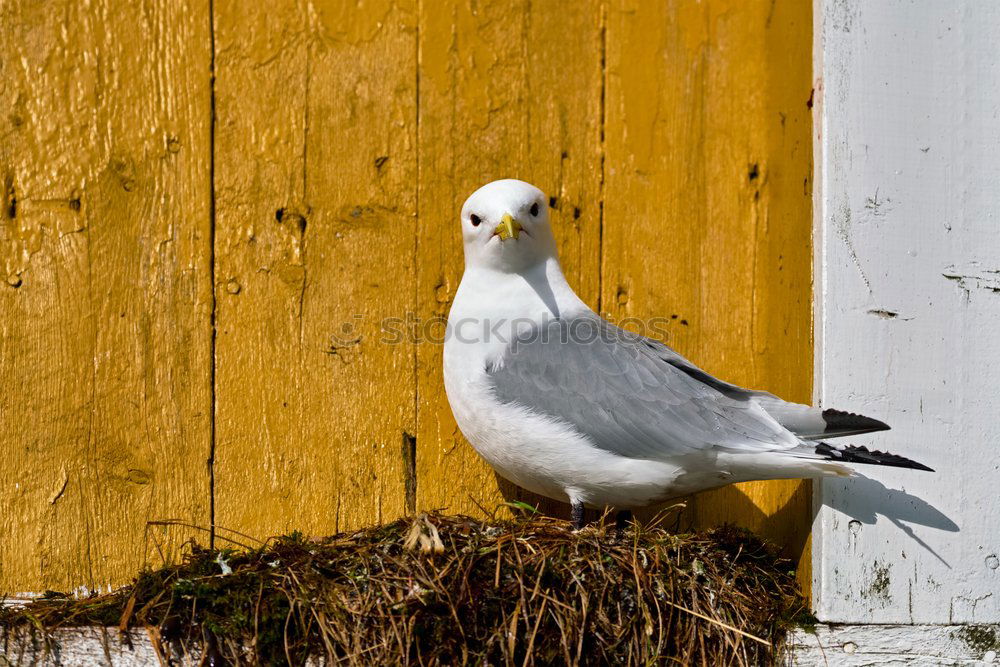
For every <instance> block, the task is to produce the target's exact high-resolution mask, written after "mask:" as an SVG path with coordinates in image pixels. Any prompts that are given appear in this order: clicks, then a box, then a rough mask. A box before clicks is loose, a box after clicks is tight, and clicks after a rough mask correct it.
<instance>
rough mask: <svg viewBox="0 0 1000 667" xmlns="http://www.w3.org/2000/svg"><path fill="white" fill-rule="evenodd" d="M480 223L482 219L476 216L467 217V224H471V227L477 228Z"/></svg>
mask: <svg viewBox="0 0 1000 667" xmlns="http://www.w3.org/2000/svg"><path fill="white" fill-rule="evenodd" d="M482 221H483V219H482V218H480V217H479V216H478V215H475V214H473V215H470V216H469V222H471V223H472V226H473V227H478V226H479V223H480V222H482Z"/></svg>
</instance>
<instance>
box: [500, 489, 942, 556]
mask: <svg viewBox="0 0 1000 667" xmlns="http://www.w3.org/2000/svg"><path fill="white" fill-rule="evenodd" d="M496 480H497V485H498V486H499V487H500V490H501V492H502V493H503V497H504V499H505V500H506V501H508V502H514V501H517V502H523V503H527V504H529V505H532V506H534V507H537V508H538V511H539V512H541V513H542V514H545V515H546V516H553V517H557V518H560V519H565V520H567V521H568V520H569V505H568V504H566V503H561V502H558V501H556V500H551V499H549V498H545V497H543V496H539V495H536V494H534V493H531V492H529V491H525V490H524V489H522V488H520V487H518V486H515V485H514V484H512V483H510V482H508V481H507V480H505V479H503V478H502V477H500V476H499V475H496ZM826 483H830V484H839V485H841V486H842V491H843V492H841V493H836V494H831V495H832V496H833V498H834V499H845V498H848V497H851V498H853V502H852V503H851V504H850V505H847V504H846V503H844V502H836V501H835V502H833V503H831V504H830V505H829V506H830V507H832V508H833V509H835V510H837V511H838V512H842V513H844V514H846V515H848V516H850V517H851V519H852V520H854V521H859V522H861V523H863V524H868V525H874V524H875V523H877V521H878V517H879V516H882V517H884V518H885V519H886V520H888V521H890V522H891V523H892V524H894V525H895V526H896V527H897V528H899V529H900V530H901V531H903V532H904V533H905V534H906V535H907V536H909V537H910V539H912V540H913V541H914V542H916V543H917V544H919V545H920V546H921V547H923V548H924V549H926V550H927V551H929V552H930V553H931V554H933V555H934V556H935V557H936V558H937V559H938V560H940V561H941V562H942V563H944V564H945V565H946V566H948V567H950V565H948V563H947V561H945V560H944V559H943V558H941V556H940V555H939V554H938V553H937V552H935V551H934V550H933V549H932V548H931V547H930V546H929V545H928V544H927V543H926V542H924V541H923V540H922V539H920V537H918V536H917V535H916V534H915V533H914V532H913V529H912V528H911V525H919V526H927V527H929V528H936V529H938V530H944V531H948V532H958V530H959V527H958V525H957V524H956V523H955V522H954V521H952V520H951V519H949V518H948V517H947V516H946V515H945V514H944V513H943V512H941V511H940V510H939V509H937V508H936V507H934V506H933V505H931V504H930V503H928V502H927V501H926V500H923V499H922V498H919V497H917V496H915V495H913V494H911V493H907V492H906V491H903V490H901V489H890V488H887V487H886V486H885V485H884V484H882V483H881V482H879V481H877V480H874V479H871V478H870V477H865V476H864V475H859V476H858V477H855V478H853V479H844V480H840V479H830V480H827V482H826ZM846 491H850V493H847V492H846ZM709 493H712V494H713V502H712V506H713V507H715V508H719V507H724V508H725V511H724V512H723V511H718V510H717V511H716V512H714V513H713V514H712V515H706V514H704V513H702V512H699V511H698V499H699V496H700V495H701V494H696V495H694V496H691V497H689V498H686V499H685V498H681V499H678V500H676V501H672V502H671V503H667V504H666V505H664V506H660V507H655V508H650V509H645V510H642V511H640V512H637V513H636V518H637V519H639V520H640V521H643V522H648V521H651V520H652V519H653V518H654V517H656V516H657V515H659V514H661V513H662V512H663V508H664V507H669V506H670V505H671V504H676V503H684V504H685V507H684V508H683V509H681V510H680V511H679V512H677V513H676V514H675V515H673V516H671V515H669V514H668V515H667V516H666V518H665V521H666V523H665V526H666V527H667V528H668V529H670V530H674V531H689V530H695V529H699V528H707V527H709V526H712V525H718V524H722V523H727V522H732V521H733V517H740V518H741V520H740V522H739V523H740V525H742V526H745V527H746V528H748V529H750V530H752V531H753V532H755V533H756V534H758V535H760V536H761V537H763V538H765V539H766V540H768V541H770V542H771V543H773V544H775V545H776V546H779V547H780V549H781V554H782V556H784V557H786V558H789V559H791V560H793V561H795V560H797V559H798V558H799V557H800V556H801V554H802V552H803V550H804V549H805V547H806V542H807V540H808V539H809V536H808V535H805V534H802V532H801V531H798V530H796V529H795V528H796V526H797V522H796V517H797V515H798V514H799V513H800V512H801V511H802V509H801V508H802V507H804V506H805V507H809V506H811V505H812V503H811V502H810V497H811V496H812V483H811V481H810V480H801V481H800V483H799V485H798V487H797V488H796V489H795V492H794V493H792V494H791V495H790V496H789V497H788V499H787V500H786V501H785V503H784V504H783V505H782V506H781V507H780V508H778V509H777V510H776V511H775V512H773V513H771V514H770V515H768V514H766V513H764V512H763V511H762V510H761V509H760V508H759V507H758V506H757V504H756V503H755V502H754V501H753V500H751V498H750V497H749V496H748V495H747V494H746V493H744V492H743V491H742V490H741V489H740V488H739V487H738V486H733V485H730V486H726V487H722V488H721V489H715V490H714V491H711V492H709ZM862 508H863V509H866V510H868V511H867V512H864V513H862V512H861V511H860V510H861V509H862ZM600 515H601V513H600V512H598V511H596V510H587V520H588V521H596V520H597V519H599V518H600ZM815 516H816V511H815V508H813V511H812V517H811V518H815Z"/></svg>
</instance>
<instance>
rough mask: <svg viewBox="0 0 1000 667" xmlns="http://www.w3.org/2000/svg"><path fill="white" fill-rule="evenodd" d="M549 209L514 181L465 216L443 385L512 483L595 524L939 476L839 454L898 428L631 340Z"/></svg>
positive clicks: (859, 452)
mask: <svg viewBox="0 0 1000 667" xmlns="http://www.w3.org/2000/svg"><path fill="white" fill-rule="evenodd" d="M547 201H548V200H547V199H546V197H545V195H544V193H543V192H542V191H541V190H539V189H538V188H536V187H535V186H533V185H531V184H529V183H525V182H523V181H519V180H513V179H505V180H499V181H494V182H492V183H488V184H486V185H484V186H483V187H481V188H479V189H478V190H477V191H476V192H474V193H473V194H472V195H471V196H470V197H469V198H468V200H466V202H465V205H464V206H463V207H462V214H461V225H462V239H463V244H464V249H465V272H464V274H463V276H462V281H461V284H460V285H459V287H458V291H457V292H456V294H455V299H454V302H453V304H452V307H451V310H450V312H449V314H448V326H447V331H446V340H445V345H444V384H445V390H446V392H447V395H448V402H449V404H450V405H451V409H452V412H453V413H454V416H455V420H456V422H457V424H458V426H459V428H460V429H461V431H462V433H463V434H464V435H465V437H466V439H468V441H469V442H470V443H471V444H472V446H473V447H474V448H475V450H476V451H477V452H478V453H479V455H480V456H482V458H483V459H485V460H486V462H487V463H488V464H489V465H490V466H492V467H493V469H494V470H495V471H496V472H497V473H498V474H499V475H500V476H501V477H503V478H505V479H507V480H509V481H510V482H513V483H514V484H516V485H518V486H520V487H522V488H524V489H527V490H529V491H532V492H534V493H537V494H540V495H542V496H546V497H548V498H553V499H555V500H560V501H563V502H568V503H569V504H570V506H571V516H572V522H573V527H574V528H575V529H577V530H579V529H581V528H582V527H583V525H584V508H585V507H592V508H612V509H615V510H617V511H618V515H617V519H618V525H619V526H623V524H624V520H625V519H626V518H627V517H628V516H629V513H630V512H631V511H632V510H633V509H636V508H641V507H647V506H650V505H656V504H660V503H663V502H664V501H667V500H670V499H672V498H677V497H679V496H685V495H688V494H691V493H695V492H698V491H704V490H706V489H712V488H716V487H720V486H723V485H726V484H730V483H735V482H746V481H751V480H766V479H795V478H803V477H824V476H841V477H851V476H855V474H856V473H855V472H854V470H853V469H852V467H851V466H850V465H849V464H855V463H868V464H877V465H884V466H896V467H900V468H913V469H916V470H926V471H931V472H933V471H932V470H931V469H930V468H928V467H927V466H924V465H922V464H920V463H917V462H915V461H911V460H910V459H907V458H903V457H902V456H897V455H895V454H889V453H886V452H881V451H870V450H868V449H867V448H865V447H856V446H851V445H835V444H830V443H828V442H826V440H827V439H830V438H837V437H842V436H850V435H858V434H862V433H871V432H875V431H883V430H887V429H888V428H889V426H888V425H886V424H885V423H883V422H881V421H879V420H877V419H872V418H870V417H864V416H861V415H857V414H853V413H850V412H842V411H839V410H831V409H822V408H818V407H811V406H808V405H802V404H798V403H789V402H786V401H783V400H782V399H780V398H778V397H777V396H774V395H773V394H770V393H767V392H764V391H757V390H751V389H744V388H742V387H739V386H736V385H734V384H730V383H728V382H724V381H723V380H719V379H718V378H715V377H713V376H712V375H710V374H708V373H706V372H705V371H703V370H701V369H700V368H698V367H697V366H695V365H694V364H693V363H691V362H690V361H688V360H687V359H685V358H684V357H683V356H681V355H680V354H678V353H677V352H675V351H674V350H673V349H671V348H670V347H669V346H667V345H665V344H664V343H662V342H660V341H658V340H654V339H651V338H647V337H644V336H641V335H638V334H636V333H633V332H630V331H627V330H624V329H621V328H619V327H616V326H615V325H614V324H612V323H610V322H608V321H607V320H605V319H603V318H602V317H601V316H600V315H598V314H597V313H596V312H594V311H593V310H592V309H591V308H590V307H588V306H587V304H585V303H584V302H583V301H582V300H581V299H580V297H578V296H577V295H576V293H575V292H574V291H573V289H572V287H570V285H569V283H568V282H567V280H566V277H565V276H564V275H563V272H562V269H561V268H560V266H559V257H558V254H557V251H556V243H555V239H554V237H553V235H552V229H551V227H550V226H549V218H548V206H547V205H546V204H547Z"/></svg>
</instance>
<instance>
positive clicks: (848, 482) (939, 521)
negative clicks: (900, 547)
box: [819, 474, 959, 568]
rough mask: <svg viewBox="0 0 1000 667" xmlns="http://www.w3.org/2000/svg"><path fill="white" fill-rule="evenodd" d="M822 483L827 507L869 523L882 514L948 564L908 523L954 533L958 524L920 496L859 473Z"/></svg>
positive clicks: (824, 501)
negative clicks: (890, 486) (855, 475)
mask: <svg viewBox="0 0 1000 667" xmlns="http://www.w3.org/2000/svg"><path fill="white" fill-rule="evenodd" d="M823 484H824V488H823V489H822V491H821V493H820V494H819V495H820V497H821V499H822V500H823V504H824V505H826V506H827V507H830V508H832V509H834V510H837V511H838V512H841V513H842V514H845V515H846V516H849V517H851V519H853V520H855V521H860V522H861V523H863V524H868V525H873V524H875V523H877V522H878V518H879V517H880V516H881V517H884V518H885V519H886V520H887V521H889V522H891V523H892V524H893V525H895V526H896V527H897V528H899V529H900V530H901V531H903V533H905V534H906V536H907V537H909V538H910V539H911V540H913V541H914V542H916V543H917V544H918V545H920V546H921V547H922V548H924V549H926V550H927V551H928V552H929V553H931V554H932V555H933V556H934V557H935V558H937V559H938V560H939V561H941V562H942V563H943V564H944V565H945V567H948V568H950V567H951V565H950V564H949V563H948V561H946V560H945V559H944V558H943V557H941V555H940V554H939V553H937V552H936V551H935V550H934V549H933V548H932V547H931V546H930V545H929V544H927V543H926V542H925V541H924V540H922V539H921V538H920V537H919V536H918V535H917V534H916V533H915V532H914V531H913V528H912V527H911V526H914V525H917V526H926V527H928V528H934V529H937V530H943V531H946V532H949V533H957V532H958V531H959V526H958V524H956V523H955V522H954V521H952V520H951V519H950V518H949V517H948V516H947V515H946V514H945V513H944V512H942V511H941V510H939V509H938V508H936V507H934V506H933V505H932V504H930V503H929V502H927V501H926V500H924V499H923V498H921V497H919V496H915V495H913V494H912V493H908V492H906V491H904V490H902V489H890V488H888V487H886V486H885V484H883V483H882V482H880V481H878V480H876V479H872V478H870V477H865V476H864V475H860V474H859V475H858V476H857V477H852V478H850V479H843V480H841V479H828V480H824V481H823Z"/></svg>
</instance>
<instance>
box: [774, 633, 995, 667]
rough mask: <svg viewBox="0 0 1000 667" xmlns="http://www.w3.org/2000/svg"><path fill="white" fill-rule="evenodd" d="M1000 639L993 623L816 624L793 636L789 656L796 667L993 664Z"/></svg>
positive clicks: (933, 666)
mask: <svg viewBox="0 0 1000 667" xmlns="http://www.w3.org/2000/svg"><path fill="white" fill-rule="evenodd" d="M998 637H1000V627H998V626H989V625H979V626H968V625H840V626H830V625H818V626H816V628H815V629H814V630H813V631H812V632H805V631H803V630H797V631H795V632H793V633H791V635H790V636H789V641H788V647H787V650H786V653H785V657H786V662H787V663H788V664H791V665H796V666H797V667H870V666H871V665H879V667H897V666H900V667H901V666H903V665H905V666H906V667H938V666H939V665H993V664H996V663H997V662H998V657H997V651H998V650H1000V644H998V643H997V638H998ZM915 639H916V641H915Z"/></svg>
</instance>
